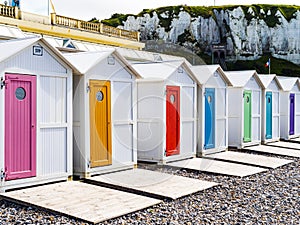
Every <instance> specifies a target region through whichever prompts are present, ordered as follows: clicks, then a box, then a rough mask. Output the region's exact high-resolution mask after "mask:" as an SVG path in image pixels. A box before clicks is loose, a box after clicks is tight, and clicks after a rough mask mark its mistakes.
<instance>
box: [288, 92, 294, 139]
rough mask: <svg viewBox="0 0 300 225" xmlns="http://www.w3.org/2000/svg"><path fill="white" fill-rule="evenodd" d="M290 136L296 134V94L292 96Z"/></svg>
mask: <svg viewBox="0 0 300 225" xmlns="http://www.w3.org/2000/svg"><path fill="white" fill-rule="evenodd" d="M289 134H290V135H293V134H295V94H290V131H289Z"/></svg>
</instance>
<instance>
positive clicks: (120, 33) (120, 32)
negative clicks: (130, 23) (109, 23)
mask: <svg viewBox="0 0 300 225" xmlns="http://www.w3.org/2000/svg"><path fill="white" fill-rule="evenodd" d="M119 37H122V30H121V29H119Z"/></svg>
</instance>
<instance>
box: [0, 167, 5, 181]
mask: <svg viewBox="0 0 300 225" xmlns="http://www.w3.org/2000/svg"><path fill="white" fill-rule="evenodd" d="M0 173H1V174H0V179H1V181H3V180H4V178H5V177H6V173H5V172H4V171H3V169H1V172H0Z"/></svg>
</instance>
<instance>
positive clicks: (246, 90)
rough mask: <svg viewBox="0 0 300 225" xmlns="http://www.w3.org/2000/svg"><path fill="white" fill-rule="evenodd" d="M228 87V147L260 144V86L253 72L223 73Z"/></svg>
mask: <svg viewBox="0 0 300 225" xmlns="http://www.w3.org/2000/svg"><path fill="white" fill-rule="evenodd" d="M225 74H226V76H227V78H228V79H229V81H230V83H231V84H232V87H228V133H229V135H228V146H231V147H236V148H243V147H245V146H250V145H257V144H260V143H261V95H262V84H261V83H260V80H259V78H258V77H257V76H258V75H257V73H256V71H254V70H249V71H232V72H225Z"/></svg>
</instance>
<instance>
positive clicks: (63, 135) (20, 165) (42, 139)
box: [0, 37, 73, 191]
mask: <svg viewBox="0 0 300 225" xmlns="http://www.w3.org/2000/svg"><path fill="white" fill-rule="evenodd" d="M0 77H1V90H0V104H1V107H0V117H1V121H2V122H1V126H0V143H1V144H0V155H1V157H0V168H1V184H0V190H1V191H5V190H8V189H11V188H19V187H24V186H30V185H36V184H42V183H47V182H53V181H58V180H67V179H68V178H69V177H71V176H72V169H73V167H72V158H73V154H72V65H71V64H69V63H68V61H67V60H66V59H65V58H64V57H63V56H62V55H61V53H60V52H58V51H57V50H56V49H55V48H53V47H52V46H51V45H49V44H48V43H47V42H46V41H45V40H44V39H43V38H37V37H35V38H23V39H14V40H10V41H2V42H0Z"/></svg>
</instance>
